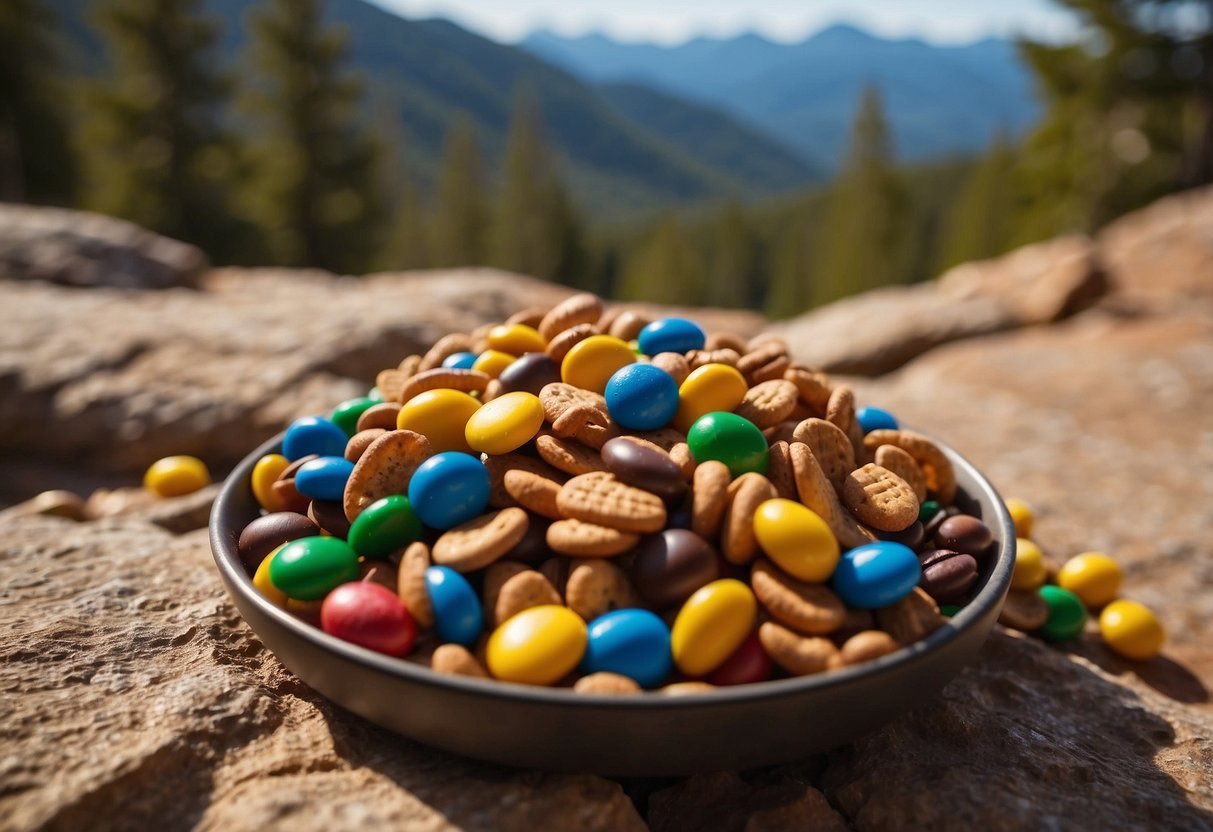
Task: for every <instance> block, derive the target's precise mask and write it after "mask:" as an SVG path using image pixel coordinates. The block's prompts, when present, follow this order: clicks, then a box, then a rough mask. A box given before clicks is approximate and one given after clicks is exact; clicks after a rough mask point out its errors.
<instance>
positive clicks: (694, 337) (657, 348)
mask: <svg viewBox="0 0 1213 832" xmlns="http://www.w3.org/2000/svg"><path fill="white" fill-rule="evenodd" d="M706 340H707V336H706V335H705V334H704V332H703V329H701V328H700V326H699V324H697V323H695V322H694V321H688V320H687V319H686V318H661V319H659V320H656V321H653V322H652V323H651V324H649V325H647V326H646V327H645V328H644V329H642V330H640V334H639V335H637V336H636V346H637V348H638V349H639V350H640V352H642V353H644V354H645V355H657V353H660V352H690V351H691V350H701V349H703V345H704V342H705V341H706Z"/></svg>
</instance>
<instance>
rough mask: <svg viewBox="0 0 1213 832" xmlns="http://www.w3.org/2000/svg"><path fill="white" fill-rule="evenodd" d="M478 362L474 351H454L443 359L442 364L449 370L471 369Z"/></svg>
mask: <svg viewBox="0 0 1213 832" xmlns="http://www.w3.org/2000/svg"><path fill="white" fill-rule="evenodd" d="M475 363H476V353H474V352H453V353H451V354H450V355H448V356H447V357H446V358H444V359H442V366H443V367H445V368H446V369H448V370H470V369H472V365H473V364H475Z"/></svg>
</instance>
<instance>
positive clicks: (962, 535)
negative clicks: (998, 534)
mask: <svg viewBox="0 0 1213 832" xmlns="http://www.w3.org/2000/svg"><path fill="white" fill-rule="evenodd" d="M993 542H994V534H993V532H991V531H990V527H989V526H987V525H986V524H985V523H983V522H981V521H980V520H978V519H977V518H976V517H973V516H971V515H968V514H958V515H956V516H955V517H949V518H948V519H947V520H944V521H943V522H942V523H940V524H939V529H938V530H937V531H936V532H935V545H936V546H938V547H939V548H940V549H951V550H952V551H954V552H963V553H965V554H966V555H972V556H973V557H975V558H977V559H978V560H980V559H981V558H982V556H983V555H985V553H986V552H987V551H989V549H990V544H991V543H993Z"/></svg>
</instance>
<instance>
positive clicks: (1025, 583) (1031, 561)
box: [1011, 537, 1048, 589]
mask: <svg viewBox="0 0 1213 832" xmlns="http://www.w3.org/2000/svg"><path fill="white" fill-rule="evenodd" d="M1047 577H1048V575H1047V574H1046V571H1045V556H1044V553H1043V552H1041V551H1040V547H1039V546H1037V545H1036V544H1035V543H1033V542H1032V541H1030V540H1025V539H1024V538H1022V537H1020V538H1017V539H1016V541H1015V571H1014V572H1012V573H1011V589H1036V588H1037V587H1039V586H1041V585H1042V584H1044V582H1045V578H1047Z"/></svg>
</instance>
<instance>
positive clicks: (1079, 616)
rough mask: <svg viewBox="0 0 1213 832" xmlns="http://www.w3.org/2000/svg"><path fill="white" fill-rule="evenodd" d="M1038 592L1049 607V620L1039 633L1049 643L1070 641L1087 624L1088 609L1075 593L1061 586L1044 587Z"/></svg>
mask: <svg viewBox="0 0 1213 832" xmlns="http://www.w3.org/2000/svg"><path fill="white" fill-rule="evenodd" d="M1038 592H1040V597H1041V598H1043V599H1044V601H1045V603H1046V604H1048V606H1049V619H1048V621H1046V622H1045V624H1044V626H1043V627H1041V628H1040V630H1038V632H1039V633H1040V634H1041V635H1042V636H1044V637H1045V638H1046V639H1047V640H1048V641H1052V642H1058V641H1069V640H1070V639H1072V638H1074V637H1076V636H1077V635H1078V634H1079V633H1081V632H1082V628H1083V626H1084V625H1085V624H1086V623H1087V608H1086V607H1085V606H1083V603H1082V601H1081V600H1080V599H1079V597H1078V596H1077V595H1075V594H1074V593H1073V592H1070V591H1069V590H1068V589H1062V588H1061V587H1059V586H1052V585H1049V586H1042V587H1041V588H1040V589H1039V590H1038Z"/></svg>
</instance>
